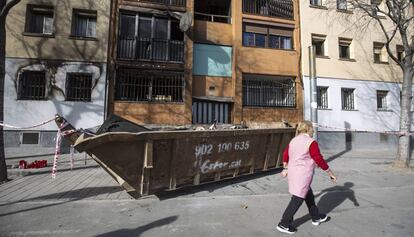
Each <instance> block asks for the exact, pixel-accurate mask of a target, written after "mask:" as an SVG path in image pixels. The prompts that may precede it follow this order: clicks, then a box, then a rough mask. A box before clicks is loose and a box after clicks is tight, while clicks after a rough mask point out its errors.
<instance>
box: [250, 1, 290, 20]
mask: <svg viewBox="0 0 414 237" xmlns="http://www.w3.org/2000/svg"><path fill="white" fill-rule="evenodd" d="M243 13H246V14H254V15H262V16H270V17H280V18H287V19H293V1H292V0H243Z"/></svg>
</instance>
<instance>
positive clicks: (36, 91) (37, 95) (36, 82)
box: [18, 71, 46, 100]
mask: <svg viewBox="0 0 414 237" xmlns="http://www.w3.org/2000/svg"><path fill="white" fill-rule="evenodd" d="M45 97H46V72H44V71H24V72H22V74H21V77H20V81H19V93H18V99H20V100H44V99H45Z"/></svg>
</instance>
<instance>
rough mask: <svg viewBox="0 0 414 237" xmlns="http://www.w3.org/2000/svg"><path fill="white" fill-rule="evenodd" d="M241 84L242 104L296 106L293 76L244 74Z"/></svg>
mask: <svg viewBox="0 0 414 237" xmlns="http://www.w3.org/2000/svg"><path fill="white" fill-rule="evenodd" d="M242 84H243V106H253V107H289V108H293V107H296V87H295V80H294V78H291V77H282V76H263V75H254V74H245V75H243V82H242Z"/></svg>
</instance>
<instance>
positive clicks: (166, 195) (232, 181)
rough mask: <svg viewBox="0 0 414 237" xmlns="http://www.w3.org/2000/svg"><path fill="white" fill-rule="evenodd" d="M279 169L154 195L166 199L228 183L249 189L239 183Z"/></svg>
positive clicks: (216, 187) (218, 187)
mask: <svg viewBox="0 0 414 237" xmlns="http://www.w3.org/2000/svg"><path fill="white" fill-rule="evenodd" d="M281 171H282V168H275V169H271V170H268V171H263V172H260V173H253V174H245V175H241V176H238V177H235V178H229V179H223V180H220V181H212V182H210V183H203V184H200V185H197V186H193V185H189V186H184V187H180V188H178V189H177V190H172V191H162V192H159V193H156V194H155V195H156V196H157V198H158V199H160V200H166V199H171V198H176V197H179V196H182V195H189V194H194V193H198V192H202V191H208V192H214V191H215V190H216V189H221V188H224V187H226V186H229V185H232V186H234V185H240V186H241V187H244V188H246V189H249V188H248V187H246V185H242V184H240V183H243V182H246V181H249V180H253V179H258V178H262V177H266V176H269V175H274V174H277V173H280V172H281Z"/></svg>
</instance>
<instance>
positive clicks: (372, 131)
mask: <svg viewBox="0 0 414 237" xmlns="http://www.w3.org/2000/svg"><path fill="white" fill-rule="evenodd" d="M314 126H315V124H314ZM316 126H318V127H319V128H329V129H334V130H341V131H345V132H366V133H382V134H392V135H400V136H403V135H407V136H414V132H408V133H404V132H392V131H374V130H357V129H350V128H340V127H333V126H326V125H320V124H316Z"/></svg>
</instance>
